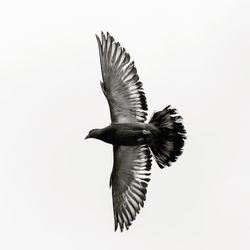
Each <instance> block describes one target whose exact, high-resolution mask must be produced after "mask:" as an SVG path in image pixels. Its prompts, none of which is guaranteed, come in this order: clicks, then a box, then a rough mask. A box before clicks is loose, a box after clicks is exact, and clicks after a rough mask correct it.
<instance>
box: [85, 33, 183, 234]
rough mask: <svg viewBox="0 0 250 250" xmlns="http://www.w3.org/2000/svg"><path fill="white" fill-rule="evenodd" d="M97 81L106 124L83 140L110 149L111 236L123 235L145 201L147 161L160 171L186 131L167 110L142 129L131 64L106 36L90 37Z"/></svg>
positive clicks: (142, 105) (142, 109)
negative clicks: (95, 53)
mask: <svg viewBox="0 0 250 250" xmlns="http://www.w3.org/2000/svg"><path fill="white" fill-rule="evenodd" d="M96 39H97V43H98V48H99V55H100V62H101V72H102V79H103V81H102V82H101V88H102V91H103V93H104V95H105V96H106V99H107V101H108V104H109V109H110V116H111V124H110V125H109V126H107V127H105V128H102V129H92V130H90V132H89V134H88V135H87V137H86V139H87V138H96V139H99V140H102V141H104V142H106V143H110V144H113V155H114V163H113V170H112V173H111V177H110V187H112V197H113V210H114V225H115V231H116V229H117V227H118V225H119V227H120V230H121V231H123V229H124V228H126V229H128V228H129V226H130V225H131V222H132V221H133V220H134V219H135V218H136V214H137V213H139V211H140V208H141V207H143V205H144V201H145V199H146V192H147V190H146V189H147V186H148V182H149V180H150V179H149V177H150V170H151V156H152V155H153V157H154V159H155V160H156V162H157V164H158V165H159V167H160V168H164V167H165V166H170V164H171V163H172V162H175V161H176V159H177V157H178V156H179V155H181V153H182V148H183V145H184V139H186V136H185V134H186V131H185V129H184V126H183V124H182V118H181V116H179V115H177V112H176V109H172V108H171V107H170V106H167V107H166V108H164V109H163V110H162V111H158V112H155V113H154V114H153V116H152V118H151V119H150V120H149V122H148V123H145V121H146V116H147V102H146V97H145V94H144V90H143V88H142V83H141V82H140V81H139V76H138V75H137V70H136V68H135V65H134V62H133V61H132V62H130V56H129V54H128V53H127V52H126V51H125V49H124V48H122V47H121V46H120V44H119V43H118V42H115V41H114V38H113V37H112V36H111V35H109V33H107V34H106V35H104V33H103V32H102V33H101V37H100V38H99V37H98V36H97V35H96Z"/></svg>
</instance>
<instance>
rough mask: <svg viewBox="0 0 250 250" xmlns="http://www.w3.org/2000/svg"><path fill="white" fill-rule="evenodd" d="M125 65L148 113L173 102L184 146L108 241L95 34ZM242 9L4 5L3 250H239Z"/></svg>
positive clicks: (243, 238)
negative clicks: (104, 36) (113, 44)
mask: <svg viewBox="0 0 250 250" xmlns="http://www.w3.org/2000/svg"><path fill="white" fill-rule="evenodd" d="M101 30H103V31H109V32H110V33H111V35H113V36H114V38H115V39H116V40H118V41H119V42H120V43H121V44H122V46H124V47H125V48H126V50H127V51H128V52H129V53H130V55H131V57H132V59H133V60H135V63H136V67H137V69H138V73H139V76H140V79H141V81H142V82H143V84H144V88H145V92H146V95H147V99H148V104H149V116H151V114H152V113H153V111H154V110H160V109H162V108H164V107H165V106H167V105H168V104H171V105H172V106H173V107H176V108H177V109H178V110H179V113H180V114H181V115H182V116H183V118H184V124H185V127H186V130H187V133H188V134H187V135H188V140H187V142H186V145H185V148H184V154H183V155H182V156H181V157H180V159H179V160H178V161H177V162H176V163H175V164H174V165H173V167H171V168H168V169H164V170H161V169H159V168H158V167H157V165H156V163H154V164H153V171H152V172H153V174H152V180H151V182H150V185H149V188H148V195H147V200H146V203H145V207H144V208H143V209H142V210H141V213H140V214H139V216H137V219H136V221H135V222H134V223H133V225H132V226H131V228H130V230H129V231H128V232H125V233H122V234H121V233H119V232H117V233H114V232H113V214H112V213H113V211H112V200H111V192H110V189H109V188H108V182H109V176H110V172H111V168H112V157H113V156H112V147H111V146H110V145H108V144H104V143H103V142H100V141H96V140H88V141H84V137H85V136H86V134H87V132H88V130H89V129H91V128H96V127H104V126H106V125H108V124H109V122H110V118H109V110H108V105H107V103H106V100H105V98H104V96H103V94H102V91H101V88H100V86H99V81H100V80H101V72H100V65H99V58H98V49H97V43H96V40H95V37H94V34H95V33H97V34H100V32H101ZM249 83H250V2H249V1H248V0H245V1H243V0H216V1H214V0H210V1H201V0H190V1H184V0H177V1H169V0H167V1H159V0H155V1H131V0H128V1H124V2H121V3H120V2H118V1H107V0H106V1H100V2H98V1H95V0H92V1H84V0H81V1H74V0H73V1H58V0H50V1H47V0H43V1H27V0H24V1H2V2H1V4H0V114H1V123H0V152H1V154H0V249H1V250H5V249H17V250H20V249H25V250H31V249H32V250H33V249H36V250H40V249H41V250H44V249H47V250H50V249H51V250H52V249H53V250H54V249H61V250H64V249H73V250H77V249H88V250H89V249H90V250H92V249H107V250H113V249H119V250H125V249H126V250H128V249H131V250H133V249H136V250H152V249H157V250H165V249H171V250H211V249H212V250H221V249H226V250H231V249H232V250H235V249H237V250H241V249H242V250H243V249H244V250H245V249H249V248H250V213H249V211H250V196H249V195H250V181H249V180H250V160H249V149H250V145H249V144H250V143H249V140H250V136H249V127H250V119H249V108H250V105H249V104H250V101H249V92H250V87H249Z"/></svg>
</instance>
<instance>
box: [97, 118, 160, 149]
mask: <svg viewBox="0 0 250 250" xmlns="http://www.w3.org/2000/svg"><path fill="white" fill-rule="evenodd" d="M159 134H160V131H159V129H158V128H157V127H155V126H154V125H153V124H147V123H141V122H134V123H133V122H131V123H111V124H110V125H109V126H107V127H105V128H102V129H95V130H94V133H93V138H96V139H99V140H102V141H104V142H106V143H110V144H113V145H120V146H137V145H143V144H148V145H150V144H151V143H152V142H153V140H154V138H155V137H156V136H157V135H159Z"/></svg>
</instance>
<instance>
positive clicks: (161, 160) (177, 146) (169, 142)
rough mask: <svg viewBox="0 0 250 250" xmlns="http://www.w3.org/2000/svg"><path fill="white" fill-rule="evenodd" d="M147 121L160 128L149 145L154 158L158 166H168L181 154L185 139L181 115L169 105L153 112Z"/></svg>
mask: <svg viewBox="0 0 250 250" xmlns="http://www.w3.org/2000/svg"><path fill="white" fill-rule="evenodd" d="M149 123H152V124H153V125H154V126H155V127H157V128H158V129H159V130H160V134H159V135H158V136H157V137H156V138H155V141H154V143H153V144H152V145H151V146H150V148H151V150H152V153H153V155H154V158H155V160H156V162H157V164H158V165H159V167H160V168H164V167H165V166H170V165H171V163H172V162H175V161H176V160H177V158H178V156H180V155H181V154H182V148H183V146H184V140H185V139H186V131H185V129H184V126H183V124H182V117H181V116H179V115H177V111H176V109H172V108H171V107H170V105H169V106H167V107H166V108H165V109H163V110H162V111H158V112H156V113H154V114H153V116H152V118H151V120H150V121H149Z"/></svg>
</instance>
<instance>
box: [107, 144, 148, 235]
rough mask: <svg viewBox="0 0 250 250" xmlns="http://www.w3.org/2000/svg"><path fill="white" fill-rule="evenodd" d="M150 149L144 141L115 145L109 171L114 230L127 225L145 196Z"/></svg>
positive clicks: (142, 203) (142, 204)
mask: <svg viewBox="0 0 250 250" xmlns="http://www.w3.org/2000/svg"><path fill="white" fill-rule="evenodd" d="M150 169H151V153H150V151H149V148H148V146H147V145H140V146H133V147H129V146H114V166H113V171H112V174H111V181H110V183H111V185H112V196H113V209H114V221H115V230H116V229H117V228H118V225H119V227H120V230H121V231H123V229H124V227H125V228H126V229H128V228H129V226H130V225H131V222H132V221H133V220H134V219H135V218H136V214H137V213H139V211H140V208H141V207H143V206H144V201H145V199H146V193H147V190H146V188H147V186H148V182H149V178H148V176H149V175H150V172H149V171H150Z"/></svg>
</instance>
